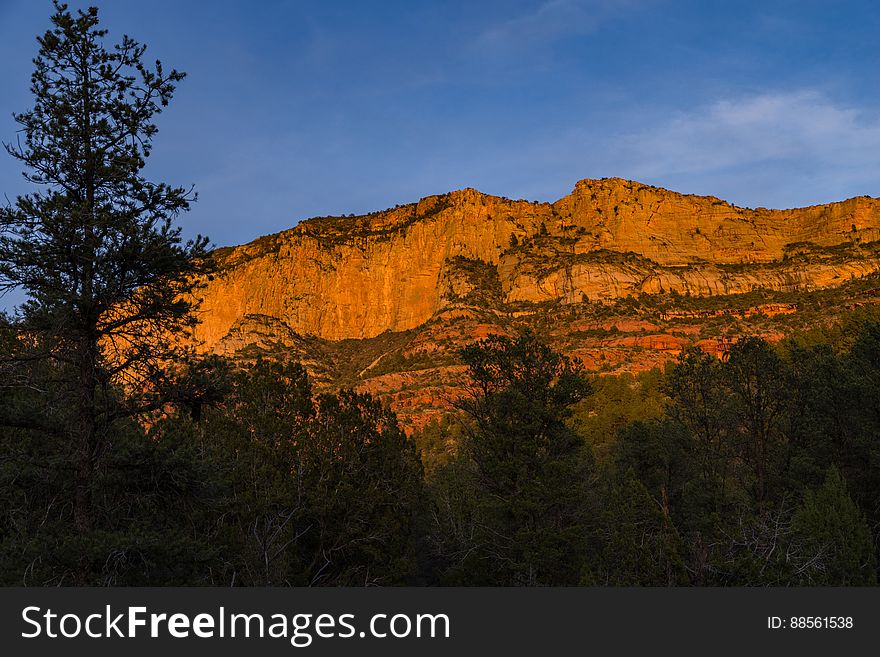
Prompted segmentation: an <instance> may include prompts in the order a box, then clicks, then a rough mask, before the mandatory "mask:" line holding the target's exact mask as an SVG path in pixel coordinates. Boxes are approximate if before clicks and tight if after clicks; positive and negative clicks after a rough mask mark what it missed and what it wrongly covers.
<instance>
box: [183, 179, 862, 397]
mask: <svg viewBox="0 0 880 657" xmlns="http://www.w3.org/2000/svg"><path fill="white" fill-rule="evenodd" d="M215 255H216V258H217V260H218V263H219V270H218V272H217V273H216V274H215V275H214V276H213V277H212V279H211V280H209V281H206V285H205V287H204V288H203V289H202V291H201V296H202V306H201V320H202V321H201V324H200V326H199V328H198V332H197V338H198V340H199V342H200V349H202V350H205V351H211V352H217V353H223V354H226V355H230V356H233V357H236V358H252V357H254V356H255V355H259V354H274V355H275V356H283V357H292V358H297V359H300V360H303V361H304V362H305V363H306V364H307V366H308V367H309V368H310V370H312V371H313V373H314V374H315V376H316V378H318V380H320V381H323V382H325V383H326V384H328V385H343V384H344V385H356V386H358V387H361V388H363V389H368V390H372V391H374V392H377V393H378V394H380V395H385V396H387V397H388V399H389V400H390V401H391V402H392V403H394V404H395V405H397V406H398V407H401V408H403V406H402V405H401V404H402V401H401V400H402V398H403V397H407V394H406V391H413V390H415V391H417V394H415V395H414V396H415V397H417V398H419V399H420V401H419V402H418V403H419V404H427V405H428V406H429V407H430V406H431V404H432V403H434V402H437V400H438V399H440V398H441V397H443V396H444V394H445V393H443V392H442V390H443V389H444V387H448V385H451V384H452V383H453V381H454V380H456V379H457V378H459V375H460V372H458V365H457V364H456V359H455V356H454V352H455V347H456V346H457V345H460V344H462V343H465V342H467V341H470V340H472V339H475V338H478V337H480V336H482V335H486V334H488V333H490V332H508V331H511V330H513V329H515V328H517V327H520V328H521V327H523V326H529V327H532V328H537V329H539V330H542V331H544V332H545V333H546V334H547V335H548V336H551V337H552V339H554V340H556V341H557V342H559V343H560V347H561V348H563V349H564V350H566V351H568V352H570V353H573V354H575V355H578V356H580V357H582V358H583V360H584V361H585V363H586V364H587V365H588V366H589V367H591V368H593V369H596V370H605V371H609V370H610V371H616V369H619V368H620V367H623V368H625V369H644V368H645V367H650V366H653V365H656V364H662V362H663V361H664V360H668V359H669V358H670V357H673V356H674V355H675V354H677V353H678V351H680V349H681V348H683V346H686V345H687V344H692V343H694V342H695V341H699V340H700V339H702V340H704V341H708V342H706V346H707V348H710V349H711V348H722V347H723V343H724V341H725V340H728V339H729V338H730V336H731V335H732V334H735V333H736V332H737V331H742V330H744V329H745V328H746V327H744V326H742V324H743V323H745V324H749V323H751V324H755V323H758V324H761V323H763V322H765V320H767V321H769V319H768V318H776V319H775V320H773V321H776V322H783V323H785V326H782V324H780V326H778V327H776V328H775V329H772V330H771V329H768V330H766V331H765V333H768V334H770V335H777V334H783V333H785V331H786V330H787V329H786V328H785V327H786V326H789V325H792V324H793V323H794V324H796V323H798V322H799V321H801V320H800V318H798V317H793V316H795V315H797V314H798V311H799V309H800V307H801V306H804V304H805V300H807V301H809V298H811V295H813V296H815V295H819V296H821V293H823V292H824V293H826V296H827V294H828V293H829V291H834V290H843V289H847V290H849V289H852V290H856V292H855V293H854V294H855V296H856V297H859V298H861V299H862V301H860V302H859V303H869V304H871V303H873V301H872V300H871V299H873V297H871V295H870V293H869V294H868V297H870V299H868V300H867V301H865V299H864V298H863V297H865V294H864V290H865V289H870V287H871V285H870V281H871V280H873V277H874V276H875V275H876V274H877V272H880V200H877V199H874V198H870V197H857V198H853V199H849V200H846V201H842V202H838V203H829V204H825V205H817V206H811V207H807V208H799V209H792V210H767V209H764V208H757V209H748V208H738V207H735V206H733V205H730V204H729V203H726V202H724V201H722V200H720V199H717V198H714V197H706V196H693V195H684V194H678V193H675V192H671V191H668V190H664V189H660V188H656V187H651V186H648V185H644V184H641V183H637V182H632V181H626V180H621V179H616V178H612V179H603V180H583V181H581V182H579V183H577V185H576V186H575V188H574V190H573V192H572V193H571V194H570V195H568V196H565V197H563V198H562V199H560V200H558V201H556V202H555V203H537V202H530V201H523V200H518V201H515V200H510V199H506V198H501V197H496V196H490V195H486V194H482V193H480V192H477V191H476V190H473V189H464V190H460V191H455V192H450V193H448V194H444V195H439V196H429V197H426V198H424V199H422V200H420V201H419V202H417V203H411V204H408V205H403V206H398V207H396V208H392V209H389V210H385V211H382V212H375V213H371V214H368V215H363V216H357V217H355V216H349V217H328V218H317V219H310V220H307V221H303V222H301V223H300V224H298V225H297V226H296V227H294V228H292V229H290V230H287V231H284V232H282V233H278V234H275V235H270V236H267V237H262V238H259V239H257V240H255V241H253V242H251V243H249V244H245V245H243V246H239V247H232V248H225V249H220V250H218V251H217V252H216V254H215ZM866 281H867V282H866ZM832 293H833V292H832ZM805 295H806V296H805ZM860 295H861V296H860ZM747 300H751V301H747ZM752 302H754V303H752ZM749 303H752V305H748V304H749ZM806 305H809V303H807V304H806ZM804 307H806V306H804ZM762 308H763V310H762ZM774 308H775V310H774ZM780 308H785V310H784V311H780V310H779V309H780ZM829 312H831V313H833V312H836V310H828V312H825V313H824V315H827V314H828V313H829ZM801 314H803V313H801ZM808 314H809V313H808ZM819 315H823V313H818V315H817V317H818V316H819ZM725 317H726V318H728V319H727V320H725V319H724V318H725ZM719 318H720V319H719ZM728 320H729V321H728ZM803 321H807V320H806V319H804V320H803ZM725 322H726V323H725ZM771 323H772V322H771ZM685 324H689V325H690V328H687V327H685V326H684V325H685ZM722 324H723V326H722ZM707 325H710V326H714V327H715V328H709V329H707ZM627 327H629V328H630V329H633V330H626V329H627ZM771 328H772V327H771ZM612 329H613V330H612ZM682 329H684V330H682ZM719 345H722V347H719ZM615 363H616V364H617V365H615ZM383 377H384V378H383ZM432 400H433V401H432ZM417 405H418V404H416V406H417ZM435 405H436V404H435Z"/></svg>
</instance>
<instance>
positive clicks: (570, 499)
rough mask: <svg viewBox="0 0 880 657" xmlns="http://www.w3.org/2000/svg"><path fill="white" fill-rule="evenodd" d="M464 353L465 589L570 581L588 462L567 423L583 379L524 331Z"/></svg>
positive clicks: (582, 554)
mask: <svg viewBox="0 0 880 657" xmlns="http://www.w3.org/2000/svg"><path fill="white" fill-rule="evenodd" d="M462 356H463V358H464V361H465V363H466V364H467V365H468V369H469V373H470V377H471V379H472V382H473V385H472V395H471V397H470V398H469V399H466V400H463V401H462V402H461V404H460V408H461V409H462V410H464V411H465V412H466V413H467V414H468V415H469V416H470V417H471V419H472V420H473V424H472V428H470V427H469V428H468V434H467V435H466V436H465V438H464V444H463V446H462V447H463V452H464V454H465V455H466V456H467V458H469V459H470V461H471V462H472V464H473V470H474V480H475V488H476V491H475V494H476V496H477V497H478V502H477V507H478V508H477V513H478V514H479V515H480V519H479V524H480V532H479V533H480V538H479V540H478V543H479V544H478V545H477V547H476V549H475V551H474V554H475V555H477V559H476V560H475V561H473V568H474V570H473V571H472V574H473V575H474V576H475V578H474V579H471V580H470V581H469V583H472V584H473V583H477V584H479V583H491V584H495V585H499V584H502V585H564V584H577V583H578V582H579V581H580V579H581V577H582V575H583V570H584V561H585V558H586V540H587V536H588V532H589V508H588V503H589V496H590V490H589V483H590V478H591V473H592V465H593V460H592V454H591V453H590V451H589V448H588V447H587V446H586V445H585V443H584V441H583V440H582V439H581V438H580V436H578V435H577V434H576V433H575V432H574V431H573V430H572V429H571V428H570V427H569V426H568V425H567V424H566V420H567V419H568V418H569V417H570V416H571V407H572V405H574V404H575V403H577V402H578V401H580V400H581V399H583V398H584V397H585V396H586V395H588V394H589V392H590V386H589V382H588V381H587V380H586V378H585V377H584V375H583V373H582V372H581V370H580V367H579V365H578V363H577V362H576V361H572V360H570V359H568V358H567V357H565V356H562V355H560V354H558V353H556V352H554V351H553V350H552V349H551V348H550V347H548V346H547V345H545V344H542V343H541V342H540V341H539V340H538V339H537V338H536V337H535V336H534V335H533V334H530V333H526V334H523V335H521V336H519V337H517V338H513V339H511V338H506V337H500V336H492V337H490V338H488V339H486V340H484V341H482V342H480V343H477V344H475V345H471V346H469V347H466V348H465V349H464V350H463V352H462ZM480 578H482V579H480Z"/></svg>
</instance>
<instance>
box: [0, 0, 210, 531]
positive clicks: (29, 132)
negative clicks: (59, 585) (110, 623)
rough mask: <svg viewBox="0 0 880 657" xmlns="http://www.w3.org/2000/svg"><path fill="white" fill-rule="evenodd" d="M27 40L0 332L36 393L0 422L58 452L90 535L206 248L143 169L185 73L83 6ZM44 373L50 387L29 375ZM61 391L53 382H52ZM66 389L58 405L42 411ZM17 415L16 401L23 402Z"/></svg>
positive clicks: (8, 354)
mask: <svg viewBox="0 0 880 657" xmlns="http://www.w3.org/2000/svg"><path fill="white" fill-rule="evenodd" d="M51 22H52V28H51V29H50V30H48V31H47V32H46V33H45V34H44V35H43V36H41V37H39V38H38V42H39V54H38V55H37V57H36V58H35V59H34V66H35V69H34V72H33V75H32V78H31V91H32V93H33V98H34V104H33V107H32V108H31V109H30V110H28V111H26V112H24V113H21V114H16V115H15V120H16V121H17V122H18V124H19V125H20V126H21V129H20V136H19V138H18V140H17V141H16V142H14V143H12V144H6V150H7V151H8V152H9V154H10V155H12V156H13V157H14V158H16V159H18V160H19V161H20V162H21V163H22V164H23V165H24V166H25V167H26V171H25V172H24V175H25V178H26V179H27V180H28V181H29V182H31V183H33V184H34V185H36V186H37V189H36V191H34V192H32V193H30V194H27V195H24V196H20V197H18V198H17V200H16V202H15V203H14V205H12V206H10V207H6V208H3V209H2V210H0V286H2V287H3V288H5V289H12V288H16V289H21V290H24V291H25V292H26V293H27V294H28V296H29V300H28V301H27V302H26V303H25V304H24V305H23V306H22V308H21V309H20V311H19V313H18V315H17V317H16V318H15V319H14V321H13V322H12V324H11V326H8V327H7V330H8V331H11V332H13V333H14V334H15V335H16V337H17V340H14V341H12V342H11V343H10V342H9V341H6V342H5V343H4V344H7V346H9V345H10V344H11V346H10V347H9V348H8V349H7V350H6V351H5V353H4V354H3V355H2V364H3V366H4V367H6V368H7V369H10V368H12V369H13V370H14V371H15V372H18V373H22V374H21V376H20V377H19V378H18V379H17V380H15V381H12V382H11V383H10V380H9V379H8V378H7V379H6V385H13V386H25V387H27V388H29V389H30V390H31V392H32V393H36V399H31V402H32V403H31V408H38V409H39V410H40V412H39V413H26V412H18V411H19V410H22V409H20V408H18V407H15V406H12V407H7V408H8V410H7V412H4V413H3V417H2V418H0V424H5V425H7V426H17V427H20V428H26V429H32V430H34V429H35V430H40V431H48V432H52V433H53V434H54V435H56V436H62V437H63V438H64V439H65V442H66V444H67V445H68V446H69V450H70V453H69V458H70V461H71V465H72V467H73V470H74V472H75V486H74V494H73V514H72V515H73V523H74V527H75V530H76V531H77V532H80V533H86V532H89V531H90V530H92V529H93V527H94V526H95V521H96V518H95V516H96V514H95V512H94V509H93V492H94V491H93V489H94V484H95V479H96V478H97V477H98V476H99V474H100V470H101V463H102V461H103V459H105V457H106V456H107V453H108V450H110V449H111V444H112V430H113V427H114V426H115V425H116V423H118V422H120V421H123V420H124V419H125V418H127V417H132V416H134V415H137V414H139V413H141V412H144V411H146V410H149V409H153V408H157V407H158V406H160V405H161V404H162V403H163V402H164V398H163V394H162V386H163V385H164V384H165V383H167V375H166V374H167V373H166V369H165V368H166V365H167V364H168V363H169V362H170V361H171V360H172V358H173V356H175V354H177V353H178V348H177V347H176V346H175V345H176V344H177V343H178V341H179V338H180V337H181V334H182V333H184V332H186V331H187V330H188V328H189V327H191V326H192V325H193V323H194V317H193V314H192V312H191V311H192V309H193V302H192V301H191V300H190V299H191V296H190V294H191V293H192V292H193V289H194V286H195V285H196V283H195V281H197V280H198V275H199V274H201V273H204V272H206V271H207V269H208V268H209V260H208V259H207V258H206V257H205V256H206V251H205V248H206V245H207V242H206V240H205V239H204V238H202V237H198V238H196V239H195V240H192V241H189V242H184V241H183V239H182V238H181V233H180V229H179V228H177V227H175V226H174V225H173V222H174V219H175V218H176V217H177V215H178V214H179V213H180V212H182V211H185V210H187V209H188V207H189V204H190V202H191V201H192V200H194V196H193V195H192V194H191V193H190V192H189V191H188V190H186V189H184V188H181V187H173V186H169V185H167V184H165V183H155V182H151V181H148V180H147V179H146V178H145V177H144V175H143V171H142V170H143V167H144V166H145V163H146V159H147V158H148V157H149V155H150V152H151V149H152V140H153V137H154V136H155V135H156V131H157V127H156V125H155V124H154V122H153V120H154V117H155V116H156V115H157V114H158V113H160V112H161V111H162V108H163V107H164V106H166V105H167V104H168V102H169V101H170V100H171V97H172V95H173V93H174V90H175V86H176V84H177V83H178V82H180V81H181V80H182V79H183V77H184V74H183V73H180V72H178V71H176V70H171V71H166V70H165V69H164V68H163V67H162V65H161V63H160V62H159V61H156V62H155V64H154V65H152V66H150V65H148V64H145V63H144V62H143V61H142V60H143V57H144V54H145V50H146V47H145V46H143V45H141V44H139V43H137V42H136V41H134V40H133V39H131V38H129V37H127V36H126V37H124V38H123V39H122V41H121V43H119V44H118V45H115V46H112V47H105V45H104V43H103V41H104V37H105V36H106V30H103V29H100V28H99V21H98V10H97V9H96V8H94V7H92V8H89V9H88V10H86V11H79V12H77V13H76V14H75V15H74V14H71V12H69V11H68V10H67V6H66V5H64V4H60V3H58V2H57V1H56V3H55V14H54V15H53V16H52V18H51ZM38 361H40V362H46V363H48V364H50V365H51V367H52V368H53V372H54V374H53V376H54V377H55V379H56V380H55V381H54V382H53V384H52V391H49V390H48V388H47V387H46V386H43V385H41V384H39V383H38V382H35V381H33V380H29V374H33V373H34V372H35V368H33V367H29V368H24V369H22V368H21V363H22V362H38ZM59 386H60V387H59ZM59 389H63V390H64V395H63V400H62V401H63V403H59V404H50V403H49V401H52V400H50V398H51V397H53V396H56V395H57V392H58V390H59ZM25 410H26V409H25Z"/></svg>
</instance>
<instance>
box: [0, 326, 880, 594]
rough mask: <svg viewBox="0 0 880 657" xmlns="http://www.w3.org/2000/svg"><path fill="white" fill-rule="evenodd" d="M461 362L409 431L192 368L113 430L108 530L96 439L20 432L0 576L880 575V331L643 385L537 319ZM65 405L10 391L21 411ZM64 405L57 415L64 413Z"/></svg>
mask: <svg viewBox="0 0 880 657" xmlns="http://www.w3.org/2000/svg"><path fill="white" fill-rule="evenodd" d="M461 357H462V358H463V360H464V362H465V363H466V364H467V366H468V368H469V373H470V379H471V387H470V390H469V393H468V395H466V396H465V397H464V398H462V399H461V400H460V401H459V402H458V403H457V404H456V406H457V408H456V409H455V410H454V412H453V413H451V414H450V415H449V416H448V417H447V418H445V419H444V420H443V421H442V422H439V423H434V424H432V425H429V426H428V427H427V428H426V429H425V430H424V431H422V432H420V433H418V434H417V435H416V436H414V437H413V438H408V437H407V436H406V435H405V434H404V432H403V431H402V430H401V429H400V427H399V426H398V423H397V419H396V418H395V416H394V414H393V413H392V412H391V411H390V410H388V409H387V408H385V407H383V406H382V405H380V404H379V403H378V402H377V401H376V400H375V399H373V398H371V397H370V396H369V395H366V394H360V393H356V392H353V391H350V390H343V391H341V392H338V393H335V394H329V393H317V392H316V391H315V390H314V389H313V387H312V384H311V382H310V381H309V377H308V375H307V373H306V371H305V370H304V369H303V368H302V367H301V366H300V365H299V364H296V363H289V364H283V363H278V362H268V361H258V362H256V363H255V364H252V365H249V366H247V367H243V368H237V369H233V368H232V367H231V366H230V365H229V364H228V363H224V362H223V361H221V360H219V359H209V360H208V361H207V362H203V363H201V364H199V365H198V366H197V367H193V368H192V369H191V371H190V372H189V381H188V387H189V389H192V388H197V389H198V388H201V389H202V391H203V393H204V394H202V395H200V396H195V397H193V396H190V397H189V398H188V399H187V400H186V403H180V404H177V405H175V406H166V407H165V409H164V412H162V413H161V414H158V415H154V416H153V417H152V419H151V421H149V422H146V423H145V422H143V421H136V420H125V421H123V422H117V423H115V424H112V425H111V424H108V425H106V426H107V427H113V428H112V432H113V433H112V435H104V436H101V441H100V442H99V443H98V444H101V445H104V446H106V447H105V448H104V451H103V452H102V453H101V454H97V455H93V456H94V458H93V459H92V461H91V462H93V463H94V464H95V467H94V469H93V471H92V472H90V473H89V475H90V479H89V481H90V484H89V486H90V490H89V493H90V498H91V514H92V519H91V523H90V526H89V529H88V530H87V531H82V530H77V529H75V527H76V526H75V523H74V518H73V513H74V504H73V499H74V497H75V495H76V487H77V485H78V483H77V482H78V479H77V478H78V477H79V476H81V473H79V472H78V470H77V469H76V468H75V467H73V465H72V464H74V463H76V462H78V459H77V458H76V454H74V453H73V452H74V450H76V449H77V448H78V443H77V442H76V441H71V440H69V439H67V437H66V435H65V432H64V431H63V430H61V431H45V430H41V429H30V428H26V427H21V426H19V427H17V428H6V429H4V430H3V432H2V436H0V582H2V584H5V585H22V584H24V585H58V584H61V585H64V584H74V583H80V584H90V585H181V584H192V585H208V584H211V585H237V586H252V585H265V584H270V585H356V586H357V585H749V586H762V585H863V584H875V583H876V580H877V559H876V553H877V544H878V537H880V494H878V493H880V438H878V437H880V396H878V393H877V390H878V386H880V325H877V324H866V325H864V326H863V327H862V328H860V330H859V331H858V332H856V333H854V334H853V335H851V336H849V338H848V340H847V341H846V342H845V343H844V344H838V345H835V346H832V345H829V344H822V343H819V344H810V345H809V346H806V345H805V344H804V343H798V342H796V341H788V342H785V343H783V344H782V345H781V346H771V345H770V344H768V343H767V342H765V341H763V340H761V339H757V338H745V339H741V340H739V341H738V342H736V343H735V345H734V346H733V347H732V349H731V351H730V354H729V356H728V357H727V358H726V359H724V360H719V359H717V358H715V357H713V356H709V355H706V354H703V353H701V352H699V351H695V350H694V351H688V352H685V353H684V354H683V355H682V356H681V358H680V359H679V360H678V362H677V363H675V364H674V365H672V366H670V367H669V368H667V370H666V371H665V372H659V371H656V370H655V371H653V372H650V373H647V374H644V375H641V376H638V377H633V376H622V377H601V378H595V379H592V380H591V379H590V378H589V377H588V376H587V375H586V374H585V372H584V371H583V370H582V369H581V368H580V366H579V364H578V363H577V362H575V361H572V360H570V359H568V358H566V357H564V356H562V355H560V354H558V353H555V352H554V351H553V350H552V349H550V348H549V347H548V346H547V345H545V344H543V343H542V342H541V341H540V340H539V339H538V338H537V337H536V336H535V335H533V334H529V333H527V334H523V335H520V336H518V337H514V338H506V337H492V338H489V339H487V340H485V341H482V342H479V343H476V344H474V345H471V346H469V347H467V348H465V349H464V350H463V351H462V352H461ZM16 367H18V368H19V374H20V376H21V380H22V381H42V382H43V383H42V385H43V386H51V385H52V381H53V376H54V374H53V372H52V371H42V372H39V373H37V372H33V371H28V372H24V371H22V368H28V367H36V366H31V365H28V364H27V363H26V362H24V363H19V364H18V365H16ZM39 367H42V368H45V367H46V365H45V364H42V363H41V364H39ZM55 367H62V366H60V365H59V366H55ZM57 379H58V380H63V377H60V376H59V377H57ZM46 398H47V397H46V390H45V389H34V388H33V386H15V385H12V384H7V385H5V386H4V387H2V388H0V417H13V416H15V417H20V416H21V414H22V413H21V411H22V409H23V408H27V407H28V405H31V406H33V405H35V404H38V403H40V404H45V399H46ZM54 399H55V400H56V402H57V406H56V407H53V408H51V409H50V408H45V409H43V410H42V411H40V412H44V413H51V414H54V415H56V416H58V417H63V416H64V413H65V411H64V404H65V396H64V394H63V391H60V392H59V393H58V394H57V395H55V396H54ZM107 430H108V431H110V430H111V429H109V428H108V429H107Z"/></svg>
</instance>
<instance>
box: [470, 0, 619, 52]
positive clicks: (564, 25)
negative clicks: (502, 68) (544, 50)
mask: <svg viewBox="0 0 880 657" xmlns="http://www.w3.org/2000/svg"><path fill="white" fill-rule="evenodd" d="M634 4H636V3H635V1H634V0H545V2H543V3H542V4H540V5H539V6H538V7H537V8H536V9H534V10H533V11H530V12H528V13H526V14H522V15H520V16H516V17H514V18H509V19H506V20H503V21H500V22H498V23H496V24H494V25H491V26H489V27H488V28H487V29H486V30H484V31H483V32H482V33H481V34H480V35H479V37H478V38H477V41H476V45H477V46H478V47H481V48H485V49H487V50H499V51H505V50H511V49H520V48H523V47H529V46H533V45H535V44H537V43H543V42H547V41H552V40H554V39H557V38H561V37H564V36H569V35H577V34H589V33H591V32H594V31H595V30H597V29H598V28H599V26H600V25H601V24H602V23H603V22H604V21H605V20H607V19H609V18H611V17H612V16H614V15H616V14H617V13H618V12H620V11H621V10H623V9H625V8H628V7H631V6H633V5H634Z"/></svg>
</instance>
